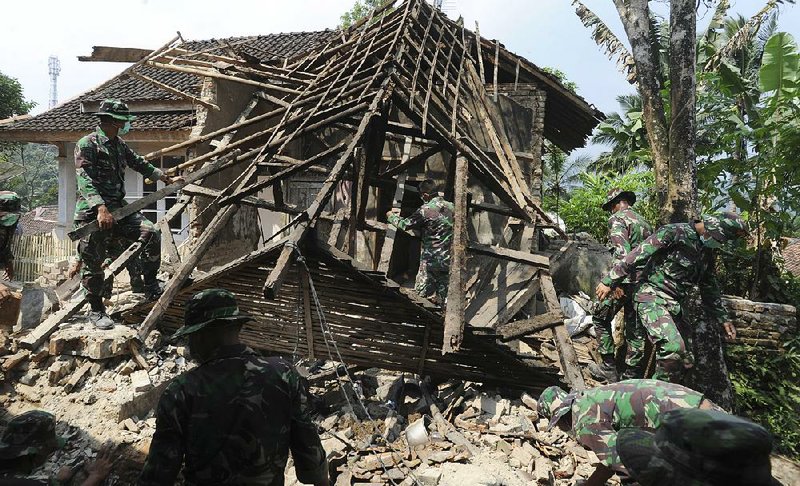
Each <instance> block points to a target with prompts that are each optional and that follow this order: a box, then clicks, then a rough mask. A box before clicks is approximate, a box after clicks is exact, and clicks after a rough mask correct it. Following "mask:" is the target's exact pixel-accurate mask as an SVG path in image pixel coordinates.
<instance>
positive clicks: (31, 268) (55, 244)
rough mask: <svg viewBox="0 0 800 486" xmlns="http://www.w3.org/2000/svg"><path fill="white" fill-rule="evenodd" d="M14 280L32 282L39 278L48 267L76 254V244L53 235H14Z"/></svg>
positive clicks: (12, 244) (12, 246)
mask: <svg viewBox="0 0 800 486" xmlns="http://www.w3.org/2000/svg"><path fill="white" fill-rule="evenodd" d="M11 242H12V243H11V251H12V252H13V253H14V280H19V281H21V282H32V281H34V280H36V279H37V278H39V276H41V275H42V273H43V272H44V268H45V267H46V266H47V265H50V264H53V263H55V262H59V261H62V260H66V259H68V258H70V257H72V256H73V255H75V254H76V248H75V243H74V242H72V241H70V239H69V238H65V239H63V240H60V239H58V238H56V237H55V236H54V235H53V234H52V233H43V234H38V235H20V234H16V235H14V238H13V239H12V240H11Z"/></svg>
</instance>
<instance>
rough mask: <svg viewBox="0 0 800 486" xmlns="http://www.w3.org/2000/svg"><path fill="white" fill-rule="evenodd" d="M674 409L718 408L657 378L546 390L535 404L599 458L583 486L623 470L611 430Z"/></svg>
mask: <svg viewBox="0 0 800 486" xmlns="http://www.w3.org/2000/svg"><path fill="white" fill-rule="evenodd" d="M678 408H702V409H707V410H719V407H717V406H716V405H715V404H713V403H712V402H710V401H708V400H707V399H705V398H703V395H702V394H701V393H698V392H696V391H694V390H692V389H690V388H686V387H685V386H682V385H676V384H674V383H666V382H663V381H657V380H624V381H620V382H618V383H611V384H608V385H603V386H599V387H596V388H590V389H588V390H584V391H582V392H573V393H569V394H568V393H567V392H565V391H564V390H562V389H561V388H559V387H557V386H551V387H549V388H546V389H545V390H544V391H543V392H542V394H541V396H540V397H539V402H538V405H537V410H538V412H539V416H540V417H544V418H548V419H550V424H549V426H548V430H549V429H551V428H553V427H554V426H555V425H558V426H559V428H561V429H562V430H564V431H567V432H570V433H571V434H572V435H574V436H575V439H576V440H577V441H578V443H579V444H581V445H582V446H584V447H586V448H588V449H591V450H592V452H594V453H595V454H596V455H597V458H598V459H599V460H600V464H598V465H597V468H596V469H595V471H594V473H592V475H591V476H590V477H589V479H588V480H587V482H586V483H585V484H586V486H590V485H602V484H605V482H606V481H607V480H608V479H609V478H610V477H611V476H613V475H614V473H616V472H621V473H626V471H625V467H624V466H623V465H622V461H620V458H619V453H618V451H617V433H618V432H619V431H620V430H622V429H625V428H627V427H641V428H655V427H658V425H659V423H660V421H661V417H662V415H663V414H664V413H665V412H668V411H670V410H674V409H678Z"/></svg>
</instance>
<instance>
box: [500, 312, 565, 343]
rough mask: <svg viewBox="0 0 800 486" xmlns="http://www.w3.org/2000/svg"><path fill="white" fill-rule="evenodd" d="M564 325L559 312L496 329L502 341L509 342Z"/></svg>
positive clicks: (562, 317)
mask: <svg viewBox="0 0 800 486" xmlns="http://www.w3.org/2000/svg"><path fill="white" fill-rule="evenodd" d="M563 324H564V316H563V314H561V313H560V312H548V313H546V314H540V315H538V316H534V317H532V318H530V319H522V320H519V321H513V322H509V323H507V324H505V325H503V326H500V327H499V328H498V329H497V332H498V333H499V334H500V335H501V336H502V341H511V340H513V339H518V338H520V337H523V336H527V335H529V334H534V333H537V332H539V331H543V330H545V329H550V328H553V327H556V326H560V325H563Z"/></svg>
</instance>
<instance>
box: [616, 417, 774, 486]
mask: <svg viewBox="0 0 800 486" xmlns="http://www.w3.org/2000/svg"><path fill="white" fill-rule="evenodd" d="M617 450H618V451H619V457H620V459H621V460H622V463H623V464H624V465H625V468H626V469H627V470H628V473H629V474H630V475H631V477H632V478H633V479H634V480H636V482H637V483H638V484H641V485H642V486H658V485H672V484H686V485H696V486H716V485H719V486H722V485H724V486H772V485H777V486H780V484H781V483H779V482H778V481H777V480H776V479H775V478H773V477H772V471H771V470H772V465H771V463H770V453H771V451H772V437H770V434H769V432H767V431H766V430H765V429H764V428H763V427H761V426H760V425H756V424H754V423H753V422H750V421H749V420H745V419H742V418H739V417H734V416H733V415H728V414H727V413H723V412H718V411H713V410H694V409H683V410H672V411H670V412H667V413H665V414H664V416H663V417H662V418H661V424H660V426H659V427H658V428H657V429H656V430H655V431H654V432H653V431H650V430H642V429H636V428H630V429H624V430H621V431H620V433H619V435H618V437H617Z"/></svg>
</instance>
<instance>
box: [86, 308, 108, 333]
mask: <svg viewBox="0 0 800 486" xmlns="http://www.w3.org/2000/svg"><path fill="white" fill-rule="evenodd" d="M88 317H89V322H91V323H92V324H94V327H96V328H97V329H100V330H103V331H107V330H109V329H114V320H113V319H111V318H110V317H108V314H106V311H104V310H93V311H89V315H88Z"/></svg>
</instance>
